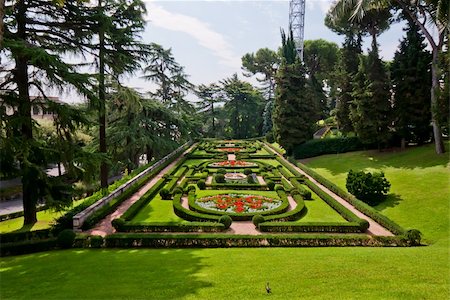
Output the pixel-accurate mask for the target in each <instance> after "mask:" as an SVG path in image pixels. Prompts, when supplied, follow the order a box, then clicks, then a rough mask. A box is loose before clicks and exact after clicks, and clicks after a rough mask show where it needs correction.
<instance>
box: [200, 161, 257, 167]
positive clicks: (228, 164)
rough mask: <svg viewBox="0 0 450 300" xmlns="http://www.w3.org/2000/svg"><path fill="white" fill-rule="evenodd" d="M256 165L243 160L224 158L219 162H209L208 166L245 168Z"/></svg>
mask: <svg viewBox="0 0 450 300" xmlns="http://www.w3.org/2000/svg"><path fill="white" fill-rule="evenodd" d="M257 166H258V165H257V164H255V163H252V162H248V161H243V160H225V161H220V162H215V163H211V164H209V165H208V167H213V168H223V167H225V168H227V167H228V168H229V167H231V168H245V167H257Z"/></svg>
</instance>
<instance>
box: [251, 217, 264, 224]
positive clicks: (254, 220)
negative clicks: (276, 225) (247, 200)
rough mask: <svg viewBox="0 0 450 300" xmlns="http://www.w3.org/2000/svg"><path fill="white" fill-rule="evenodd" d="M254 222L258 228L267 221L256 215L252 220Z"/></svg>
mask: <svg viewBox="0 0 450 300" xmlns="http://www.w3.org/2000/svg"><path fill="white" fill-rule="evenodd" d="M252 222H253V225H255V227H258V226H259V224H261V223H264V222H265V219H264V217H263V216H261V215H254V216H253V218H252Z"/></svg>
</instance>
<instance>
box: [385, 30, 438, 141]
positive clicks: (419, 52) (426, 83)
mask: <svg viewBox="0 0 450 300" xmlns="http://www.w3.org/2000/svg"><path fill="white" fill-rule="evenodd" d="M406 31H407V32H406V38H405V39H404V40H403V41H402V42H401V43H400V49H399V50H398V51H397V52H396V53H395V56H394V61H393V62H392V65H391V78H392V84H393V90H394V109H395V115H396V119H395V129H396V132H397V134H399V135H400V137H401V138H402V148H404V147H405V143H406V141H411V142H416V143H419V144H421V143H423V142H425V141H427V140H429V138H430V136H431V127H430V124H431V112H430V106H429V105H428V103H429V98H430V89H431V54H430V53H429V52H428V51H427V50H426V49H425V48H426V45H425V43H424V40H425V38H424V37H423V36H422V35H421V34H420V33H419V28H418V27H417V25H415V24H414V23H413V22H409V23H408V26H407V28H406Z"/></svg>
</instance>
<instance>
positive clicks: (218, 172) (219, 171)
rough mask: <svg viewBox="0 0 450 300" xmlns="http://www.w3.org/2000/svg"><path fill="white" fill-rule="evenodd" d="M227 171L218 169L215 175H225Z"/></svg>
mask: <svg viewBox="0 0 450 300" xmlns="http://www.w3.org/2000/svg"><path fill="white" fill-rule="evenodd" d="M226 173H227V170H225V169H224V168H220V169H219V170H217V174H226Z"/></svg>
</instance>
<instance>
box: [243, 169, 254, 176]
mask: <svg viewBox="0 0 450 300" xmlns="http://www.w3.org/2000/svg"><path fill="white" fill-rule="evenodd" d="M252 173H253V171H252V169H245V170H244V174H245V175H250V174H252Z"/></svg>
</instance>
